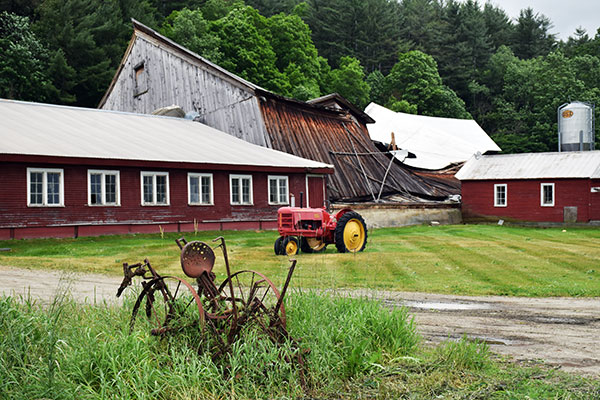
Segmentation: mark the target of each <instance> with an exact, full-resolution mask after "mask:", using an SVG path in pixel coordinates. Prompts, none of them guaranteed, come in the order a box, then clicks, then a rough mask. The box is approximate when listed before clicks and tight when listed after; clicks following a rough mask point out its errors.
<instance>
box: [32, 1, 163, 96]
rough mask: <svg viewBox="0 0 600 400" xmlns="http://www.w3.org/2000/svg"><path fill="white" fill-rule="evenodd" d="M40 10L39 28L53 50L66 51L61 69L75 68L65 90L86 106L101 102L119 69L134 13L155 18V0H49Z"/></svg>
mask: <svg viewBox="0 0 600 400" xmlns="http://www.w3.org/2000/svg"><path fill="white" fill-rule="evenodd" d="M37 13H38V14H39V20H38V21H37V22H36V23H35V24H34V30H35V31H36V33H37V34H38V36H39V37H43V38H45V40H46V41H47V43H48V47H49V48H50V50H51V51H53V52H58V51H59V50H60V51H61V52H62V53H61V54H62V58H63V60H60V58H61V55H56V56H55V57H56V63H57V64H56V69H55V70H56V71H60V70H62V71H69V70H72V71H74V73H73V74H72V75H73V76H72V79H70V81H69V82H66V84H65V85H64V86H63V90H66V91H68V93H66V94H68V95H69V97H70V99H72V100H74V101H76V103H77V104H78V105H81V106H86V107H95V106H96V105H97V104H98V101H99V100H100V98H101V97H102V95H103V94H104V92H105V91H106V88H107V87H108V85H109V83H110V81H111V79H112V77H113V75H114V71H115V69H116V67H117V65H118V63H119V61H120V60H121V57H122V56H123V51H124V49H125V48H126V46H127V42H128V40H129V38H130V35H131V30H132V27H131V22H130V18H131V17H135V18H136V19H139V20H141V21H143V22H146V23H150V24H151V25H152V24H153V23H154V22H153V21H154V19H153V18H154V14H153V10H152V8H151V7H150V6H149V4H148V3H147V2H146V1H142V2H136V1H135V0H121V1H116V0H105V1H102V0H46V1H44V2H43V3H42V4H41V5H40V7H39V8H38V9H37ZM131 13H133V14H131ZM137 13H142V14H137ZM61 65H62V67H61ZM63 98H66V97H65V96H63Z"/></svg>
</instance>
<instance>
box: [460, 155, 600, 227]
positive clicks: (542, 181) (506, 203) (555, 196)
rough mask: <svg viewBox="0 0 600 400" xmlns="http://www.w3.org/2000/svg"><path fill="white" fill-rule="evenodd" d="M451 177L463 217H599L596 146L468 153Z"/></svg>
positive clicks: (581, 219)
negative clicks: (573, 149)
mask: <svg viewBox="0 0 600 400" xmlns="http://www.w3.org/2000/svg"><path fill="white" fill-rule="evenodd" d="M456 178H458V179H459V180H460V181H461V184H462V189H461V193H462V212H463V217H464V218H465V219H466V220H469V219H476V218H482V217H483V218H508V219H514V220H521V221H534V222H590V221H600V151H586V152H562V153H526V154H506V155H489V156H474V157H473V158H471V159H470V160H469V161H467V163H466V164H465V165H464V166H463V168H461V170H460V171H459V172H458V173H457V174H456Z"/></svg>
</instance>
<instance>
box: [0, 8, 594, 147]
mask: <svg viewBox="0 0 600 400" xmlns="http://www.w3.org/2000/svg"><path fill="white" fill-rule="evenodd" d="M131 18H135V19H137V20H139V21H141V22H142V23H144V24H146V25H149V26H150V27H152V28H154V29H157V30H158V31H159V32H160V33H162V34H164V35H166V36H167V37H169V38H171V39H173V40H174V41H176V42H178V43H180V44H181V45H183V46H185V47H187V48H189V49H190V50H192V51H194V52H196V53H198V54H200V55H201V56H203V57H205V58H207V59H209V60H210V61H212V62H214V63H216V64H218V65H220V66H222V67H224V68H226V69H228V70H230V71H231V72H234V73H236V74H237V75H239V76H241V77H242V78H244V79H247V80H249V81H251V82H253V83H256V84H258V85H260V86H262V87H264V88H266V89H269V90H272V91H274V92H276V93H279V94H282V95H284V96H289V97H293V98H296V99H299V100H308V99H310V98H315V97H318V96H321V95H324V94H328V93H331V92H338V93H340V94H341V95H342V96H344V97H346V98H347V99H348V100H350V101H351V102H353V103H354V104H356V105H357V106H358V107H361V108H363V107H365V106H366V105H367V104H368V103H369V102H371V101H374V102H377V103H378V104H381V105H384V106H386V107H388V108H391V109H393V110H395V111H401V112H407V113H414V114H422V115H431V116H440V117H452V118H473V119H475V120H476V121H477V122H478V123H479V124H480V125H481V126H482V127H483V128H484V129H485V130H486V132H488V133H489V134H490V135H491V136H492V138H493V139H494V140H495V141H496V142H497V143H498V144H499V145H500V147H502V148H503V150H504V152H507V153H512V152H529V151H532V152H536V151H555V150H556V148H557V134H556V129H557V123H556V109H557V107H558V106H559V105H561V104H562V103H565V102H568V101H571V100H581V101H588V102H593V103H596V104H600V103H599V101H598V100H599V99H600V30H599V31H598V32H596V33H595V35H593V36H590V35H589V34H588V33H587V32H586V31H585V30H583V29H578V30H576V31H575V32H574V33H573V34H572V35H571V36H570V37H569V39H568V40H566V41H561V40H557V38H556V36H555V35H554V34H553V33H552V22H551V21H550V20H549V19H548V18H547V17H545V16H544V15H542V14H539V13H536V12H535V11H534V10H533V9H532V8H525V9H523V10H521V12H520V15H519V17H518V18H515V19H514V20H511V18H509V16H508V15H507V14H506V12H505V11H504V10H502V9H501V8H499V7H496V6H494V5H492V4H490V3H485V4H483V3H480V2H478V1H476V0H466V1H462V2H459V1H456V0H304V1H300V0H246V1H245V2H244V1H241V0H237V1H234V0H189V1H177V0H175V1H166V0H140V1H136V0H43V1H42V0H0V51H1V52H2V54H3V57H2V58H0V97H4V98H12V99H21V100H31V101H39V102H49V103H57V104H71V105H78V106H85V107H95V106H96V105H97V104H98V102H99V100H100V98H101V97H102V95H103V94H104V92H105V90H106V89H107V87H108V85H109V83H110V80H111V79H112V77H113V75H114V72H115V69H116V67H117V66H118V63H119V62H120V60H121V57H122V56H123V53H124V51H125V48H126V46H127V42H128V40H129V39H130V37H131V32H132V26H131V22H130V19H131ZM597 136H598V135H597Z"/></svg>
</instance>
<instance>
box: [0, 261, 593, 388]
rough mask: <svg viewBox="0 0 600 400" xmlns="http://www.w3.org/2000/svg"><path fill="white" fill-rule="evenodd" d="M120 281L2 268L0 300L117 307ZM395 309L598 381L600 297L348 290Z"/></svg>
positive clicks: (429, 337)
mask: <svg viewBox="0 0 600 400" xmlns="http://www.w3.org/2000/svg"><path fill="white" fill-rule="evenodd" d="M120 282H121V279H119V278H113V277H107V276H104V275H78V274H65V273H61V272H56V271H43V272H41V271H39V270H27V269H20V268H12V267H2V266H0V295H12V296H20V295H23V296H31V297H32V298H37V299H40V301H49V300H50V299H52V298H53V297H54V296H55V295H56V294H57V292H58V291H59V290H61V289H60V288H69V289H70V291H71V294H72V296H73V297H74V298H75V299H76V300H77V301H81V302H88V303H95V302H96V303H98V302H103V301H107V302H116V301H117V299H116V298H115V292H116V289H117V287H118V286H119V284H120ZM345 294H346V295H351V296H364V297H368V298H376V299H379V300H381V301H382V302H383V303H384V304H386V305H388V306H391V307H394V306H399V305H405V306H407V307H409V309H410V311H411V313H412V314H413V315H414V317H415V321H416V323H417V328H418V330H419V331H420V332H421V334H422V335H423V337H424V338H425V340H426V341H427V342H430V343H438V342H440V341H442V340H446V339H449V338H450V339H458V338H460V337H462V336H463V335H467V336H468V337H470V338H478V339H481V340H484V341H485V342H487V343H488V344H489V345H490V347H491V349H492V350H493V351H495V352H497V353H500V354H505V355H508V356H511V357H512V358H513V359H515V360H518V361H530V360H543V361H544V362H546V363H547V364H549V365H552V366H557V367H561V368H562V369H563V370H565V371H570V372H575V373H578V374H583V375H588V376H595V377H600V340H599V339H598V337H599V336H600V298H589V299H578V298H541V299H530V298H519V297H500V296H484V297H471V296H450V295H436V294H427V293H410V292H386V291H376V292H372V291H368V292H362V291H349V292H345Z"/></svg>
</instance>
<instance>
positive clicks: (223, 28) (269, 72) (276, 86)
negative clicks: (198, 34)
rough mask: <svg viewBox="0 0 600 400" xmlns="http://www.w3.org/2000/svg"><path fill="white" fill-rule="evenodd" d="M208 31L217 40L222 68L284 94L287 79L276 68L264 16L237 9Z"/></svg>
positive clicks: (249, 9) (247, 8) (286, 91)
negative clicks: (221, 55) (221, 54)
mask: <svg viewBox="0 0 600 400" xmlns="http://www.w3.org/2000/svg"><path fill="white" fill-rule="evenodd" d="M211 31H212V32H213V33H214V34H215V35H216V36H217V37H218V38H219V40H220V44H221V46H220V51H221V52H222V53H223V61H222V63H221V66H222V67H223V68H225V69H227V70H229V71H232V72H235V73H237V74H239V75H240V76H241V77H242V78H244V79H247V80H249V81H250V82H254V83H256V84H258V85H261V86H263V87H265V88H266V89H270V90H273V91H275V92H278V93H282V94H286V93H288V92H289V90H290V84H289V81H288V80H287V79H286V76H285V75H284V74H283V73H282V72H280V71H279V70H278V69H277V66H276V62H277V55H276V54H275V51H273V47H272V46H271V33H270V31H269V27H268V22H267V19H266V18H265V17H263V16H262V15H260V14H259V13H258V11H257V10H255V9H254V8H252V7H250V6H244V7H238V8H235V9H233V10H232V11H230V12H229V14H227V15H226V16H225V17H223V18H221V19H218V20H216V21H214V22H213V24H212V29H211Z"/></svg>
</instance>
